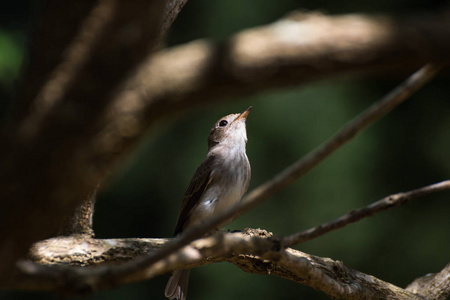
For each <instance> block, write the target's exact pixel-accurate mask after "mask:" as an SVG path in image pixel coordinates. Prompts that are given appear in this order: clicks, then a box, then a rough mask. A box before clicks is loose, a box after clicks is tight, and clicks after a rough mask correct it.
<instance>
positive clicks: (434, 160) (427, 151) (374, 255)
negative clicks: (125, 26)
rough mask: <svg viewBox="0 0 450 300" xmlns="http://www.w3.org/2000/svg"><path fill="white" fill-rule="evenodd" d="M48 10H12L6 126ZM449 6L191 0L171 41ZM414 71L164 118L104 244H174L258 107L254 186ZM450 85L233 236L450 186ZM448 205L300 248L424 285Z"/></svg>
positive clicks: (313, 295)
mask: <svg viewBox="0 0 450 300" xmlns="http://www.w3.org/2000/svg"><path fill="white" fill-rule="evenodd" d="M38 6H39V2H36V1H2V2H1V4H0V112H1V115H0V116H1V119H0V120H5V118H7V117H8V115H9V113H10V110H11V108H12V107H13V105H14V103H13V100H12V99H13V98H14V88H15V81H16V80H17V78H18V77H19V74H20V65H21V61H22V60H23V58H24V56H25V55H26V53H27V50H28V42H29V41H28V40H27V36H28V33H29V32H30V31H31V30H32V28H33V19H34V18H36V12H37V11H38V9H37V8H38ZM448 7H449V2H448V1H429V0H422V1H406V0H402V1H388V0H378V1H367V0H365V1H345V2H344V1H326V0H322V1H321V0H314V1H292V0H291V1H289V0H278V1H260V0H246V1H240V0H228V1H210V0H196V1H195V0H191V1H190V2H188V3H187V5H186V6H185V8H184V9H183V11H182V13H181V14H180V16H179V18H178V19H177V20H176V21H175V23H174V25H173V27H172V29H171V31H170V32H169V36H168V38H167V42H166V43H167V45H168V46H172V45H177V44H182V43H186V42H189V41H192V40H195V39H199V38H209V39H215V40H220V39H223V38H226V37H229V36H230V35H232V34H233V33H235V32H238V31H240V30H242V29H244V28H248V27H252V26H259V25H264V24H268V23H270V22H273V21H275V20H277V19H279V18H280V17H282V16H283V15H285V14H286V13H288V12H289V11H292V10H296V9H301V10H320V11H323V12H325V13H329V14H341V13H380V14H390V15H408V14H418V13H426V12H438V11H442V10H443V9H446V8H448ZM407 75H408V74H402V75H399V74H395V75H392V74H383V76H378V77H365V78H360V77H358V78H356V77H351V76H349V77H342V76H341V77H340V78H339V79H337V78H332V79H329V80H326V81H321V82H317V83H313V84H310V85H308V86H304V87H300V88H294V89H287V90H280V91H273V92H265V93H261V94H259V95H256V96H251V97H243V98H239V99H233V101H224V102H223V103H222V104H219V105H215V106H205V107H203V108H202V109H197V110H195V111H191V112H190V113H187V114H185V115H182V116H181V117H180V118H178V119H176V120H167V121H165V122H164V123H161V124H160V125H159V126H157V127H156V128H154V130H153V131H152V132H149V134H148V136H147V137H146V138H145V140H144V141H143V142H142V143H141V144H140V146H139V147H138V149H136V151H135V152H134V155H132V156H131V157H129V159H128V160H127V161H125V162H124V163H123V164H122V165H121V166H120V168H119V169H118V170H117V173H116V174H115V175H114V176H112V178H111V179H110V181H109V183H108V184H105V185H104V186H103V190H102V192H101V193H100V196H99V200H98V204H97V206H96V213H95V219H94V226H95V232H96V235H97V237H99V238H122V237H170V236H171V234H172V232H173V230H174V227H175V222H176V217H177V214H178V209H179V205H180V202H181V199H182V196H183V194H184V191H185V189H186V188H187V185H188V184H189V181H190V178H191V176H192V175H193V173H194V171H195V169H196V167H197V166H198V165H199V164H200V163H201V161H202V160H203V158H204V156H205V154H206V148H207V147H206V138H207V135H208V133H209V129H210V127H211V126H212V124H213V123H214V122H215V121H216V120H217V119H219V118H220V117H221V116H223V115H226V114H229V113H235V112H240V111H242V110H244V109H246V108H247V107H248V106H250V105H253V110H252V112H251V114H250V116H249V119H248V126H247V128H248V137H249V142H248V146H247V154H248V157H249V159H250V162H251V164H252V182H251V185H250V189H252V188H254V187H256V186H258V185H259V184H261V183H263V182H265V181H266V180H268V179H270V178H271V177H272V176H273V175H274V174H276V173H277V172H279V171H281V170H282V169H283V168H285V167H286V166H288V165H289V164H291V163H292V162H294V161H295V160H297V159H299V158H300V157H301V156H303V155H304V154H306V153H307V152H309V151H311V150H312V149H314V148H315V147H316V146H317V145H318V144H319V143H321V142H322V141H324V140H325V139H326V138H328V137H329V136H330V135H331V134H333V133H334V132H335V131H336V130H337V129H338V128H340V127H342V126H343V124H344V123H345V122H347V121H348V120H349V119H351V118H352V117H354V116H355V115H356V114H358V113H359V112H360V111H362V110H363V109H364V108H365V107H367V106H368V105H369V104H370V103H372V102H373V101H375V100H377V99H379V98H380V97H382V96H383V95H384V94H385V93H387V92H388V91H390V90H391V89H392V88H394V87H395V86H396V85H397V84H398V83H399V82H401V80H403V79H404V78H405V77H406V76H407ZM448 81H449V76H448V73H447V74H445V73H444V74H442V75H441V76H440V77H438V78H437V79H435V80H434V81H433V82H432V83H430V84H429V85H427V86H425V88H423V89H422V90H420V91H419V92H418V93H417V94H416V95H414V96H413V97H412V98H411V99H409V100H408V101H407V102H406V103H404V104H402V105H401V106H400V107H399V108H397V109H396V110H395V111H394V112H392V113H391V114H389V115H388V116H387V117H385V118H383V119H382V120H380V121H379V122H378V123H376V124H375V125H374V126H372V127H370V128H369V129H368V130H366V131H365V132H364V133H362V134H361V135H359V136H358V137H357V138H356V139H354V140H353V141H352V142H350V143H349V144H348V145H346V146H345V147H343V148H342V149H340V150H339V151H338V152H337V153H335V154H334V155H333V156H332V157H330V158H329V159H328V160H327V161H326V162H324V163H322V164H321V165H320V166H319V167H317V168H316V169H314V171H312V172H310V173H309V174H308V175H306V176H304V177H303V178H301V180H299V181H297V182H295V183H294V184H293V185H291V186H290V187H288V188H287V189H285V190H284V191H282V192H280V193H278V194H276V195H275V196H273V197H272V198H271V199H270V200H268V201H267V202H266V203H264V204H263V205H261V206H260V207H258V208H257V209H255V210H254V211H252V212H251V213H248V214H246V215H244V216H242V217H241V218H239V219H238V220H235V221H234V222H233V223H231V224H229V225H228V226H227V228H230V229H243V228H245V227H255V228H258V227H260V228H264V229H267V230H269V231H272V232H273V233H274V234H277V235H286V234H290V233H293V232H295V231H298V230H301V229H305V228H308V227H312V226H315V225H318V224H320V223H321V222H325V221H328V220H331V219H333V218H336V217H338V216H340V215H341V214H343V213H345V212H347V211H349V210H351V209H354V208H358V207H361V206H364V205H367V204H369V203H370V202H373V201H375V200H378V199H379V198H382V197H384V196H386V195H389V194H392V193H396V192H400V191H406V190H411V189H414V188H418V187H420V186H423V185H427V184H430V183H433V182H436V181H440V180H443V179H446V177H448V175H447V174H449V172H450V157H449V149H450V138H449V132H450V117H449V116H450V102H449V97H448V95H449V84H448ZM230 100H231V99H230ZM448 200H449V193H443V194H438V195H432V196H429V197H427V198H422V199H417V200H414V201H413V202H411V203H409V204H407V205H406V206H403V207H401V208H397V209H395V210H392V211H389V212H385V213H382V214H379V215H376V216H375V217H372V218H370V219H367V220H363V221H361V222H359V223H357V224H354V225H350V226H348V227H346V228H345V229H342V230H339V231H336V232H333V233H331V234H328V235H326V236H324V237H320V238H317V239H315V240H313V241H310V242H307V243H305V244H301V245H299V246H298V247H297V249H299V250H302V251H304V252H307V253H310V254H314V255H319V256H325V257H331V258H333V259H335V260H340V261H343V262H344V263H345V264H346V265H348V266H349V267H352V268H355V269H357V270H359V271H362V272H365V273H368V274H371V275H374V276H376V277H378V278H380V279H383V280H386V281H389V282H391V283H393V284H396V285H398V286H401V287H405V286H406V285H407V284H408V283H410V282H411V281H412V280H413V279H414V278H416V277H419V276H423V275H425V274H427V273H430V272H437V271H439V270H440V269H441V268H443V267H444V266H445V264H447V263H448V261H449V253H450V237H449V231H448V228H449V225H450V218H449V213H450V201H448ZM36 226H39V224H36ZM191 274H192V275H191V280H190V288H189V297H188V299H216V300H221V299H232V298H235V299H299V298H301V299H328V297H326V296H325V295H324V294H322V293H321V292H317V291H315V290H313V289H311V288H309V287H304V286H301V285H299V284H296V283H294V282H290V281H287V280H284V279H281V278H278V277H275V276H259V275H254V274H247V273H244V272H242V271H241V270H239V269H238V268H237V267H235V266H233V265H231V264H226V263H222V264H214V265H209V266H205V267H202V268H198V269H195V270H194V271H193V272H192V273H191ZM167 279H168V277H167V276H160V277H158V278H155V279H153V280H151V281H149V282H143V283H137V284H132V285H128V286H124V287H121V288H118V289H115V290H111V291H102V292H99V293H96V294H95V295H92V296H91V297H89V298H90V299H124V298H126V299H141V298H142V299H165V298H164V295H163V294H164V287H165V284H166V281H167ZM0 299H58V298H57V296H55V295H53V294H51V293H29V292H15V291H3V292H0ZM74 299H75V298H74Z"/></svg>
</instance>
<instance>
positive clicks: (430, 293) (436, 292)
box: [406, 264, 450, 300]
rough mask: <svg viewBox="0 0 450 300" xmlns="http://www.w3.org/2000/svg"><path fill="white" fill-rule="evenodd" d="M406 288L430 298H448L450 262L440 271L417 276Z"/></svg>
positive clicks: (449, 294) (440, 299)
mask: <svg viewBox="0 0 450 300" xmlns="http://www.w3.org/2000/svg"><path fill="white" fill-rule="evenodd" d="M406 290H408V291H410V292H413V293H420V294H421V295H424V296H425V297H427V298H430V299H437V300H445V299H448V298H449V297H450V264H448V265H446V266H445V268H444V269H442V270H441V271H440V272H439V273H436V274H427V275H425V276H423V277H420V278H417V279H416V280H414V281H413V282H412V283H411V284H410V285H408V286H407V287H406Z"/></svg>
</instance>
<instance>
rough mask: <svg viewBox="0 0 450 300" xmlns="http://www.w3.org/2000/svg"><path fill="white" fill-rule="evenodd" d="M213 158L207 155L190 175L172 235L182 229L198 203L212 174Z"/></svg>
mask: <svg viewBox="0 0 450 300" xmlns="http://www.w3.org/2000/svg"><path fill="white" fill-rule="evenodd" d="M213 158H214V157H213V156H209V157H207V158H206V159H205V161H204V162H203V163H202V164H201V165H200V166H199V167H198V169H197V171H196V172H195V174H194V176H193V177H192V180H191V183H190V184H189V187H188V189H187V190H186V193H185V194H184V198H183V203H182V204H181V209H180V213H179V215H178V221H177V226H176V228H175V234H174V235H177V234H179V233H180V232H182V231H183V229H184V226H185V223H186V221H187V220H188V219H189V217H190V215H191V212H192V209H193V208H194V207H195V206H196V205H197V204H198V202H199V200H200V198H201V197H202V195H203V193H204V192H205V190H206V189H207V187H208V185H209V184H210V183H211V180H212V176H211V168H210V166H211V160H212V159H213Z"/></svg>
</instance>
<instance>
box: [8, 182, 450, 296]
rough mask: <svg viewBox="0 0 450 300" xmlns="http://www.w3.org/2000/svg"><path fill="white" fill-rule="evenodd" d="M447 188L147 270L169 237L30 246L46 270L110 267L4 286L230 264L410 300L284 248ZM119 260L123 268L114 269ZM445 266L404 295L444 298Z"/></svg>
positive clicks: (34, 268) (76, 239)
mask: <svg viewBox="0 0 450 300" xmlns="http://www.w3.org/2000/svg"><path fill="white" fill-rule="evenodd" d="M449 188H450V181H444V182H441V183H438V184H434V185H430V186H427V187H423V188H420V189H416V190H413V191H409V192H406V193H399V194H395V195H391V196H388V197H386V198H384V199H382V200H380V201H377V202H375V203H373V204H371V205H369V206H368V207H366V208H364V209H360V210H355V211H353V212H351V213H349V214H347V215H344V216H342V217H340V218H338V219H337V220H336V221H332V222H329V223H326V224H323V225H320V226H318V227H315V228H314V229H313V230H308V231H306V233H303V234H301V235H298V234H296V235H293V236H291V237H289V236H288V237H287V238H273V237H272V234H271V233H268V232H267V231H265V230H260V229H257V230H254V229H246V230H245V234H247V235H250V236H251V237H252V240H251V241H249V240H247V241H248V243H247V242H242V240H241V236H240V235H238V237H239V239H238V240H236V239H235V238H234V237H233V238H229V239H228V238H227V237H228V235H226V234H225V235H224V234H223V233H218V234H216V235H215V236H214V237H213V241H214V242H213V244H214V246H212V247H210V246H208V247H206V248H205V245H211V240H210V238H206V239H200V240H198V241H196V242H192V243H191V245H190V246H186V247H184V248H182V249H181V250H179V251H178V252H176V253H174V254H172V255H170V256H167V257H165V258H162V259H160V260H159V261H158V262H157V263H155V264H153V265H149V264H148V263H147V259H146V258H145V256H146V255H152V254H153V253H155V252H156V253H157V252H158V251H159V252H160V251H161V249H165V248H166V247H167V246H165V245H166V244H167V242H168V241H169V240H168V239H114V240H99V239H93V238H89V237H86V236H80V235H75V236H70V237H57V238H52V239H49V240H45V241H41V242H39V243H36V244H35V245H34V246H33V248H32V249H31V251H30V258H31V259H32V260H33V261H34V262H36V263H39V264H41V265H44V266H49V265H61V264H64V265H71V266H84V267H86V266H102V265H105V263H109V266H105V267H104V268H102V269H100V270H97V269H95V270H90V271H89V270H88V271H81V270H78V269H71V268H62V269H61V268H60V267H54V268H46V267H42V266H38V265H34V264H31V263H30V262H23V263H22V268H21V269H20V272H19V273H18V275H17V277H15V280H14V282H13V283H7V284H6V285H4V286H3V287H9V288H11V287H16V288H22V289H33V290H39V289H46V290H47V289H49V290H63V291H65V292H66V293H79V292H80V291H86V290H96V289H99V288H102V289H103V288H111V287H114V286H116V285H121V284H126V283H129V282H134V281H141V280H145V279H149V278H152V277H154V276H156V275H160V274H163V273H167V272H170V271H172V270H174V269H182V268H187V267H189V268H191V267H197V266H201V265H204V264H208V263H212V262H219V261H228V262H231V263H234V264H236V265H237V266H239V267H240V268H242V269H243V270H244V271H246V272H251V273H258V274H273V275H277V276H280V277H283V278H286V279H289V280H294V281H297V282H299V283H302V284H305V285H308V286H311V287H313V288H315V289H317V290H320V291H323V292H325V293H327V294H328V295H330V296H332V297H338V298H345V299H367V298H380V297H383V298H386V297H392V299H408V297H412V298H410V299H415V298H414V297H413V295H412V294H409V293H408V292H406V291H405V290H403V289H400V288H398V287H395V286H393V285H391V284H389V283H385V282H383V281H380V280H378V279H376V278H374V277H372V276H368V275H365V274H363V273H360V272H357V271H355V270H351V269H348V268H347V267H345V266H344V265H343V264H342V263H340V262H335V261H332V260H331V259H324V258H319V257H314V256H311V255H307V254H304V253H301V252H299V251H296V250H293V249H289V248H285V247H286V245H288V244H289V243H297V242H299V240H298V238H303V240H301V241H300V242H302V241H305V240H307V239H310V238H313V237H315V236H318V233H322V232H323V231H325V230H328V231H330V229H336V228H341V227H343V226H341V225H342V224H348V222H349V221H353V222H355V221H357V220H359V219H361V216H370V215H373V214H374V213H376V212H379V211H382V210H385V209H387V208H394V207H398V206H400V205H401V204H403V203H405V202H407V201H409V200H411V199H413V198H418V197H424V196H426V195H429V194H431V193H437V192H441V191H444V190H448V189H449ZM316 232H317V233H316ZM303 236H306V238H304V237H303ZM261 238H262V240H261ZM172 243H173V242H172ZM198 245H202V246H201V247H199V246H198ZM193 248H194V249H193ZM200 248H201V249H200ZM206 249H207V250H206ZM230 253H232V255H230ZM305 258H307V259H306V260H305ZM132 260H133V261H132ZM120 263H125V265H123V266H117V267H114V266H112V265H115V264H120ZM111 264H112V265H111ZM449 266H450V265H449ZM449 266H447V267H446V268H444V269H443V270H442V271H441V272H440V273H438V274H434V275H427V276H425V277H423V278H419V279H416V280H415V281H414V282H413V283H412V284H411V285H409V286H408V288H407V290H409V291H412V292H414V293H416V294H420V295H421V296H420V297H422V296H423V298H427V299H428V298H429V299H446V297H447V295H448V294H449V293H450V279H449V278H450V275H449V274H450V267H449ZM61 278H63V279H61ZM74 281H76V284H75V282H74ZM8 284H9V285H8ZM417 297H419V296H417ZM417 299H419V298H417Z"/></svg>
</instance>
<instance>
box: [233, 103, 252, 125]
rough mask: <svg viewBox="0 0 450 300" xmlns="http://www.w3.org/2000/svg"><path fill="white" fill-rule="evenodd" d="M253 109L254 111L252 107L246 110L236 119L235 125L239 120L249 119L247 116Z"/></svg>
mask: <svg viewBox="0 0 450 300" xmlns="http://www.w3.org/2000/svg"><path fill="white" fill-rule="evenodd" d="M251 109H252V106H250V107H249V108H247V109H246V110H244V111H243V112H241V114H240V115H239V116H238V117H237V118H236V119H234V121H233V123H234V122H236V121H237V120H239V119H247V116H248V114H249V113H250V110H251Z"/></svg>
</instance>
